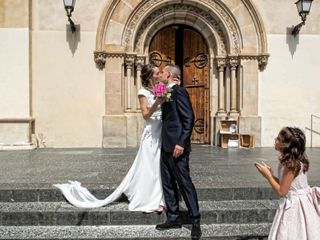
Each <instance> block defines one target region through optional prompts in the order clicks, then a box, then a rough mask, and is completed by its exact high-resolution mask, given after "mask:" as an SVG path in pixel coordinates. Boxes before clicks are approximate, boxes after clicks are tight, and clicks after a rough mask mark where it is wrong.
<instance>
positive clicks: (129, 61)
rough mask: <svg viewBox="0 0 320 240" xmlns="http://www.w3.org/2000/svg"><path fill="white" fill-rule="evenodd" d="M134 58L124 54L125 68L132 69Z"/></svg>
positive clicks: (134, 56) (132, 55)
mask: <svg viewBox="0 0 320 240" xmlns="http://www.w3.org/2000/svg"><path fill="white" fill-rule="evenodd" d="M135 58H136V55H135V54H126V58H125V63H126V66H127V68H132V67H133V65H134V60H135Z"/></svg>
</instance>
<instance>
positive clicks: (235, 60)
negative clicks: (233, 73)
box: [228, 56, 240, 70]
mask: <svg viewBox="0 0 320 240" xmlns="http://www.w3.org/2000/svg"><path fill="white" fill-rule="evenodd" d="M228 63H229V65H230V68H231V70H233V69H235V68H236V67H237V66H238V65H239V63H240V56H228Z"/></svg>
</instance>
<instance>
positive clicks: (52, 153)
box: [0, 144, 320, 189]
mask: <svg viewBox="0 0 320 240" xmlns="http://www.w3.org/2000/svg"><path fill="white" fill-rule="evenodd" d="M192 146H193V151H192V153H191V157H190V169H191V175H192V178H193V181H194V184H195V186H196V188H228V187H235V188H236V187H260V186H261V187H262V186H264V187H266V186H268V184H267V182H266V181H265V179H264V178H263V177H262V176H261V175H260V174H259V173H258V172H257V170H256V169H255V167H254V165H253V163H254V162H255V161H264V162H266V163H267V164H269V165H270V166H272V168H273V169H275V172H276V169H277V168H276V166H277V163H278V153H277V152H276V151H275V150H274V149H273V148H251V149H244V148H232V149H222V148H218V147H212V146H204V145H196V144H193V145H192ZM136 152H137V148H124V149H121V148H118V149H102V148H77V149H74V148H72V149H52V148H46V149H36V150H23V151H17V150H15V151H0V165H1V170H0V188H1V189H14V188H52V184H53V183H63V182H66V181H68V180H77V181H80V182H81V183H82V184H83V185H85V186H86V187H92V188H115V187H116V186H117V185H118V184H119V183H120V181H121V180H122V178H123V177H124V176H125V174H126V172H127V171H128V170H129V168H130V166H131V164H132V162H133V160H134V157H135V154H136ZM307 155H308V157H309V160H310V170H309V172H308V178H309V183H310V185H318V186H320V175H319V171H320V148H308V149H307Z"/></svg>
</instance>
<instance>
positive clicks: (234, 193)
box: [0, 187, 278, 202]
mask: <svg viewBox="0 0 320 240" xmlns="http://www.w3.org/2000/svg"><path fill="white" fill-rule="evenodd" d="M89 190H90V191H91V192H92V193H93V195H94V196H96V197H97V198H98V199H104V198H106V196H109V195H110V194H111V193H112V192H113V189H97V188H89ZM197 193H198V199H199V201H223V200H256V199H257V200H258V199H278V197H277V196H276V194H275V193H274V192H273V190H272V189H271V188H270V187H262V188H260V187H250V188H199V189H197ZM61 201H64V197H63V196H62V195H61V193H60V191H59V190H57V189H55V188H30V189H28V188H27V189H25V188H12V189H10V188H8V189H4V188H3V189H0V202H61ZM117 201H118V202H123V201H126V197H125V196H122V197H121V198H120V199H118V200H117Z"/></svg>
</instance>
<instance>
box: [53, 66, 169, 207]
mask: <svg viewBox="0 0 320 240" xmlns="http://www.w3.org/2000/svg"><path fill="white" fill-rule="evenodd" d="M159 80H160V73H159V69H158V68H157V67H156V66H154V65H152V64H147V65H144V66H143V68H142V70H141V81H142V86H143V88H142V89H140V90H139V92H138V97H139V102H140V108H141V113H142V116H143V118H144V119H145V126H144V129H143V133H142V136H141V141H140V147H139V150H138V153H137V155H136V158H135V160H134V162H133V164H132V166H131V168H130V170H129V171H128V173H127V175H126V176H125V177H124V179H123V180H122V182H121V184H120V185H119V186H118V187H117V189H115V190H114V192H113V193H112V194H111V195H110V196H108V197H107V198H106V199H103V200H100V199H97V198H96V197H95V196H93V195H92V194H91V193H90V192H89V191H88V189H86V188H84V187H82V186H81V183H79V182H76V181H69V183H64V184H54V185H53V186H55V187H57V188H58V189H60V190H61V192H62V194H63V195H64V197H65V198H66V199H67V200H68V201H69V202H70V203H71V204H72V205H74V206H76V207H79V208H96V207H101V206H104V205H107V204H109V203H111V202H114V201H115V200H117V199H118V198H119V197H120V196H121V194H122V193H123V194H125V195H126V196H127V198H128V200H129V202H130V203H129V211H143V212H153V211H157V212H158V213H161V212H162V211H163V206H164V205H165V203H164V198H163V191H162V184H161V174H160V150H161V127H162V123H161V107H160V104H161V103H162V101H161V100H160V99H157V100H154V95H153V92H152V89H153V87H154V85H155V83H157V82H158V81H159Z"/></svg>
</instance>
